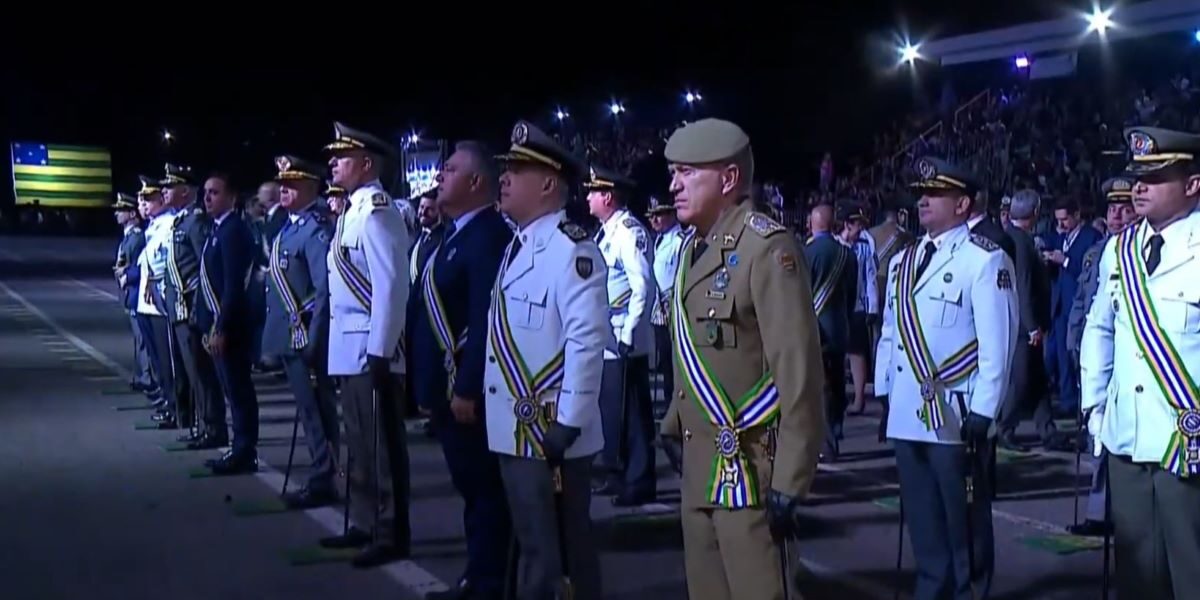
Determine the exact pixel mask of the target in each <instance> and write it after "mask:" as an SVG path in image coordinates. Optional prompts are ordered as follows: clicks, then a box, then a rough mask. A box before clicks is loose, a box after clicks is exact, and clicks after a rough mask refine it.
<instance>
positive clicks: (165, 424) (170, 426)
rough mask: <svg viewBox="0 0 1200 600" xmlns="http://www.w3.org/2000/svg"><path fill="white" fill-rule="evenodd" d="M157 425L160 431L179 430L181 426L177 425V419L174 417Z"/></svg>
mask: <svg viewBox="0 0 1200 600" xmlns="http://www.w3.org/2000/svg"><path fill="white" fill-rule="evenodd" d="M157 425H158V428H159V429H179V425H177V424H176V423H175V419H174V418H173V417H172V418H168V419H167V420H165V421H159V422H158V423H157Z"/></svg>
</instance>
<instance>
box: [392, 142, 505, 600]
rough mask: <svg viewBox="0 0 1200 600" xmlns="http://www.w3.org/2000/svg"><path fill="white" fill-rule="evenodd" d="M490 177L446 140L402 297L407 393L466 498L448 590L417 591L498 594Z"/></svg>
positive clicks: (500, 526) (471, 146)
mask: <svg viewBox="0 0 1200 600" xmlns="http://www.w3.org/2000/svg"><path fill="white" fill-rule="evenodd" d="M498 181H499V179H498V175H497V167H496V164H495V162H494V161H493V159H492V153H491V152H489V151H488V150H487V149H486V147H485V146H483V145H482V144H480V143H478V142H461V143H459V144H458V145H457V146H456V147H455V151H454V154H452V155H451V156H450V158H448V159H447V160H446V163H445V164H444V165H443V167H442V172H441V173H440V174H439V175H438V198H437V201H438V207H439V208H440V209H441V211H442V214H443V223H444V224H443V230H442V233H441V239H440V244H439V245H438V246H437V247H436V248H434V249H433V250H432V251H431V255H430V257H429V258H428V260H427V261H426V262H425V264H424V265H423V266H422V272H421V274H420V276H419V277H418V278H417V279H416V282H417V285H418V288H417V289H416V290H414V293H412V294H410V295H409V301H408V311H409V312H408V321H407V322H408V328H409V330H410V331H411V332H412V344H413V345H412V347H411V350H410V352H409V353H408V355H409V356H411V357H412V363H413V369H414V370H413V374H412V380H413V386H414V393H415V397H416V399H417V401H418V402H420V403H421V406H422V407H423V408H425V409H426V410H427V411H428V412H429V413H430V415H431V420H432V423H433V429H434V432H435V433H436V435H437V438H438V441H439V442H441V445H442V452H443V453H444V454H445V457H446V464H447V465H448V466H449V468H450V478H451V480H452V481H453V482H454V487H455V489H457V490H458V492H459V494H461V495H462V497H463V501H464V503H465V505H466V506H465V510H464V512H463V521H464V523H463V525H464V527H465V530H466V535H467V567H466V572H465V573H464V574H463V576H462V578H461V579H460V580H459V582H458V585H457V586H455V587H454V588H453V589H451V590H449V591H448V592H445V593H444V594H439V595H429V596H426V597H427V598H499V597H500V596H501V594H502V592H503V589H504V572H505V566H506V563H507V560H506V558H507V553H508V545H509V539H510V537H511V523H510V520H509V515H508V503H507V502H506V500H505V491H504V484H503V481H502V480H501V478H500V466H499V462H498V461H497V459H496V455H494V454H492V453H491V452H490V451H489V449H488V438H487V430H486V429H485V427H484V423H486V415H485V414H484V410H483V409H484V390H483V371H484V356H485V354H486V351H487V339H488V308H489V306H490V303H491V292H492V288H493V286H494V285H495V282H496V273H497V272H498V271H499V269H500V261H501V260H502V257H503V255H504V250H505V248H506V247H507V246H508V243H509V241H510V240H511V239H512V231H511V230H510V229H509V228H508V225H507V224H505V222H504V219H503V218H502V217H501V216H500V213H499V212H497V210H496V208H495V207H494V204H495V201H496V195H497V190H498Z"/></svg>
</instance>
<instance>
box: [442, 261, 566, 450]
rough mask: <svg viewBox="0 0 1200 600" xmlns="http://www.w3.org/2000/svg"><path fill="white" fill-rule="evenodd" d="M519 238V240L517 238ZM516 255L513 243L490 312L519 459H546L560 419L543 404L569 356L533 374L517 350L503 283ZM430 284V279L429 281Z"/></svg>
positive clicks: (560, 377)
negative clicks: (548, 438) (547, 441)
mask: <svg viewBox="0 0 1200 600" xmlns="http://www.w3.org/2000/svg"><path fill="white" fill-rule="evenodd" d="M514 239H515V238H514ZM512 252H513V245H512V243H511V242H510V243H509V246H508V249H507V250H505V252H504V262H502V263H501V265H502V266H501V268H500V273H499V274H498V275H497V276H496V287H495V289H493V290H492V307H491V310H490V311H489V324H488V327H489V329H490V330H491V335H490V336H489V337H490V339H491V346H492V352H493V353H494V354H495V355H496V364H497V365H498V366H499V367H500V374H501V375H502V376H503V377H504V384H505V386H506V387H507V388H508V392H509V394H511V395H512V397H513V400H514V401H515V404H514V405H513V415H514V416H516V421H517V423H516V429H515V430H514V432H513V435H514V438H515V441H516V451H517V455H518V456H522V457H524V458H536V459H542V460H545V458H546V452H545V450H544V448H543V446H542V440H543V439H544V438H545V435H546V430H547V429H548V428H549V426H550V422H551V421H554V420H556V419H557V418H558V416H557V405H556V403H555V402H545V403H542V402H540V398H541V396H542V395H543V394H545V393H546V392H549V391H550V390H552V389H554V388H556V387H559V386H561V385H562V381H563V365H564V361H565V358H566V353H565V352H564V351H563V350H559V351H558V353H557V354H555V355H554V358H551V359H550V362H548V363H547V364H546V365H545V366H543V367H542V368H541V370H539V371H538V372H537V373H533V372H532V371H531V370H530V369H529V366H528V365H527V364H526V363H525V358H524V357H522V356H521V352H520V349H519V348H517V343H516V339H515V338H514V337H513V333H512V329H511V328H510V327H509V325H508V303H507V302H506V301H505V299H504V293H503V291H502V290H501V286H500V282H502V281H504V273H505V272H506V271H507V270H508V262H509V255H510V254H511V253H512ZM426 281H428V279H426Z"/></svg>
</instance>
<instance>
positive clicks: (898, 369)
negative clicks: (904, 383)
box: [896, 365, 904, 373]
mask: <svg viewBox="0 0 1200 600" xmlns="http://www.w3.org/2000/svg"><path fill="white" fill-rule="evenodd" d="M896 371H897V372H900V373H903V372H904V367H902V366H900V365H896Z"/></svg>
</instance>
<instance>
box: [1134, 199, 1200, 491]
mask: <svg viewBox="0 0 1200 600" xmlns="http://www.w3.org/2000/svg"><path fill="white" fill-rule="evenodd" d="M1149 230H1150V226H1149V225H1147V224H1145V223H1142V224H1141V225H1140V226H1136V227H1130V228H1128V229H1126V230H1125V231H1124V232H1122V233H1121V236H1120V237H1119V238H1118V241H1117V244H1116V247H1115V248H1114V250H1115V251H1116V253H1117V260H1118V262H1119V265H1120V266H1119V269H1118V270H1119V271H1120V281H1121V291H1122V296H1123V297H1124V299H1125V306H1126V308H1127V309H1128V310H1129V324H1130V329H1132V330H1133V337H1134V339H1136V340H1137V343H1138V347H1139V348H1140V349H1141V351H1142V356H1143V358H1144V360H1145V361H1146V366H1147V367H1149V368H1150V372H1151V373H1153V374H1154V380H1155V381H1157V382H1158V387H1159V389H1161V390H1162V394H1163V398H1165V399H1166V400H1167V403H1168V404H1170V405H1171V408H1173V409H1175V413H1176V421H1175V431H1174V432H1172V433H1171V440H1170V442H1169V443H1168V444H1167V451H1166V452H1165V453H1164V454H1163V458H1162V461H1161V464H1162V467H1163V469H1165V470H1167V471H1170V472H1171V473H1174V474H1175V475H1177V476H1179V477H1187V476H1189V475H1196V474H1198V473H1200V387H1197V386H1196V380H1195V379H1193V378H1192V376H1191V374H1190V373H1188V371H1187V368H1186V366H1185V364H1184V362H1183V359H1182V358H1181V357H1180V356H1179V351H1178V350H1176V348H1175V345H1174V344H1172V343H1171V338H1170V336H1168V335H1167V334H1166V332H1164V331H1163V329H1162V327H1161V326H1160V325H1159V323H1158V312H1157V311H1156V310H1155V307H1154V301H1153V299H1152V298H1151V297H1150V287H1149V285H1147V283H1146V260H1145V258H1144V257H1143V256H1142V248H1143V247H1144V246H1145V241H1146V234H1147V233H1148V232H1149Z"/></svg>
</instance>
